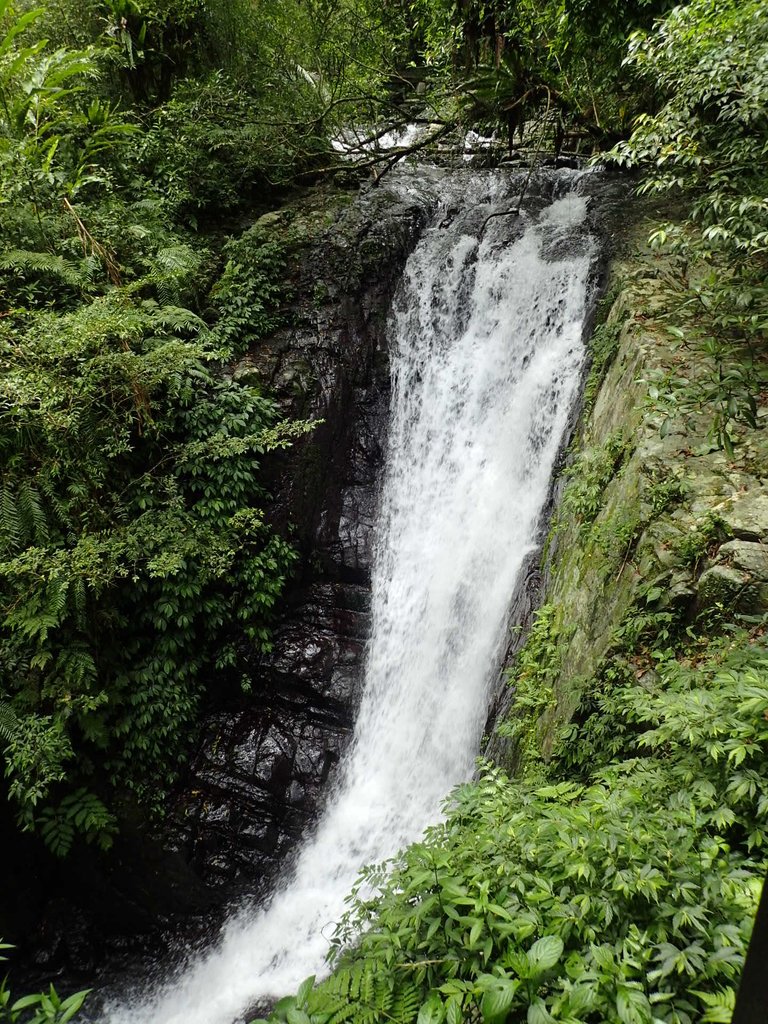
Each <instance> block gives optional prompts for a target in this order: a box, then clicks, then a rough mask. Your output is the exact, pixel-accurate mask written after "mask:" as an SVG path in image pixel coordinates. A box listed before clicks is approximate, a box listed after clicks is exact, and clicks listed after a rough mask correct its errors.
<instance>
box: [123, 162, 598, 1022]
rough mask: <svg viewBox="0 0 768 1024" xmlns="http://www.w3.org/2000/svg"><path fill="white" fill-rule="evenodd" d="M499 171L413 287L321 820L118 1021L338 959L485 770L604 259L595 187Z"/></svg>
mask: <svg viewBox="0 0 768 1024" xmlns="http://www.w3.org/2000/svg"><path fill="white" fill-rule="evenodd" d="M489 181H491V182H493V183H495V184H494V185H493V188H494V189H495V190H496V201H497V202H498V201H499V200H500V199H503V195H504V192H505V186H504V185H503V184H502V183H503V181H504V179H503V178H502V177H501V176H497V177H492V178H489V177H488V176H481V175H474V176H467V178H466V179H465V181H464V183H463V185H462V190H463V191H464V192H465V194H464V195H463V198H462V203H463V212H462V213H461V214H459V215H458V216H456V217H455V218H454V220H453V221H452V222H451V223H450V224H447V222H446V217H447V216H450V215H447V210H448V209H449V208H452V205H451V206H449V205H447V204H444V205H443V207H442V211H441V212H438V214H437V217H436V220H435V226H433V227H432V228H430V229H428V230H427V231H426V233H425V235H424V237H423V238H422V240H421V241H420V243H419V244H418V246H417V248H416V250H415V251H414V253H413V254H412V256H411V258H410V259H409V261H408V264H407V266H406V270H405V274H404V277H403V281H402V284H401V286H400V289H399V292H398V295H397V297H396V301H395V309H394V315H393V317H392V320H391V327H390V347H391V368H392V384H393V392H392V409H391V424H390V434H389V451H388V464H387V468H386V473H385V480H384V484H383V492H382V508H381V513H380V523H379V528H378V542H377V544H378V546H377V555H376V559H375V567H374V578H373V603H372V623H373V625H372V636H371V639H370V644H369V650H368V657H367V667H366V683H365V690H364V694H363V698H362V703H361V707H360V710H359V715H358V720H357V724H356V731H355V738H354V741H353V744H352V746H351V748H350V750H349V751H348V753H347V756H346V761H345V764H344V766H343V768H342V770H341V773H340V778H339V780H338V782H337V785H336V788H335V790H334V792H333V793H332V795H331V797H330V800H329V802H328V805H327V808H326V810H325V812H324V815H323V817H322V819H321V821H320V823H319V825H318V828H317V832H316V834H315V835H314V836H313V837H311V838H309V839H308V840H307V841H306V844H305V845H304V847H303V849H302V850H301V852H300V854H299V856H298V857H297V859H296V862H295V865H294V868H293V871H292V873H291V877H290V878H289V879H288V880H287V881H285V882H284V883H283V884H282V885H281V886H280V887H279V889H278V890H277V892H276V893H275V895H274V897H273V899H272V901H271V903H270V904H269V906H267V907H266V908H265V909H259V910H249V911H247V912H242V913H240V914H239V915H237V916H235V917H234V918H232V919H231V920H230V921H229V923H228V924H227V925H226V927H225V929H224V931H223V934H222V936H221V938H220V940H219V942H218V944H217V946H216V947H215V948H213V949H211V950H209V951H208V952H207V953H205V954H204V955H202V956H200V957H199V958H198V959H196V960H193V961H192V963H191V964H189V965H187V966H186V967H185V968H184V969H183V970H182V971H181V972H180V973H179V974H178V976H177V977H176V978H175V979H172V980H170V981H168V982H167V983H166V984H165V985H164V987H162V989H161V990H160V991H158V992H155V993H154V994H152V995H147V996H145V997H143V998H141V999H140V1000H138V1001H136V1002H133V1003H130V1004H124V1005H122V1006H121V1007H112V1008H109V1009H108V1011H107V1013H106V1015H105V1016H106V1019H107V1020H108V1021H109V1022H110V1024H129V1022H130V1024H231V1022H232V1021H233V1020H236V1019H237V1020H242V1019H243V1018H242V1016H238V1015H242V1014H243V1013H245V1012H246V1010H247V1008H248V1007H249V1006H250V1005H253V1004H254V1003H255V1002H256V1001H259V1000H264V999H266V998H269V997H271V996H275V995H283V994H285V993H287V992H290V991H293V990H295V988H296V986H297V985H298V983H299V982H300V981H301V980H302V979H303V978H304V977H306V976H307V975H309V974H312V973H315V972H318V973H321V972H322V967H323V961H324V955H325V952H326V950H327V947H328V939H327V937H328V933H329V930H330V929H331V928H332V925H333V922H334V921H336V920H338V918H339V917H340V915H341V913H342V912H343V909H344V897H345V895H346V894H347V892H348V891H349V890H350V888H351V886H352V884H353V882H354V881H355V878H356V876H357V873H358V871H359V869H360V867H361V866H363V865H364V864H368V863H371V862H375V861H380V860H383V859H385V858H387V857H390V856H392V855H393V854H394V853H395V852H396V851H397V850H398V849H399V848H401V847H403V846H404V845H406V844H407V843H409V842H412V841H413V840H415V839H417V838H418V837H419V836H420V834H421V833H422V831H423V829H424V828H425V826H426V825H428V824H429V823H430V822H433V821H435V820H436V819H438V818H439V815H440V806H441V803H442V801H443V800H444V798H445V796H446V795H447V793H448V792H449V791H450V789H451V788H452V787H453V786H454V785H455V784H456V783H458V782H461V781H463V780H465V779H466V778H467V777H468V776H469V775H470V773H471V771H472V767H473V759H474V757H475V755H476V753H477V750H478V745H479V740H480V735H481V732H482V728H483V724H484V721H485V716H486V703H487V691H488V687H489V683H490V682H491V681H492V679H493V677H494V675H495V674H496V671H497V669H498V663H499V658H500V656H501V654H502V652H503V648H504V646H505V644H506V639H507V636H506V630H507V615H508V606H509V601H510V597H511V595H512V593H513V591H514V589H515V583H516V578H517V576H518V573H519V570H520V567H521V564H522V562H523V560H524V558H525V556H526V554H527V553H528V552H529V551H531V549H532V548H533V547H534V546H535V544H536V538H537V528H538V525H539V519H540V515H541V510H542V507H543V505H544V503H545V501H546V497H547V493H548V488H549V481H550V476H551V473H552V468H553V464H554V460H555V457H556V454H557V451H558V447H559V445H560V444H561V440H562V436H563V433H564V430H565V426H566V422H567V418H568V414H569V410H570V407H571V404H572V401H573V399H574V396H575V393H576V390H577V386H578V380H579V375H580V368H581V364H582V359H583V348H582V342H581V337H582V330H583V320H584V315H585V304H586V301H587V297H588V292H589V281H590V265H591V261H592V243H591V241H590V238H589V236H588V234H587V233H586V232H585V230H584V227H583V222H584V219H585V216H586V200H585V199H583V198H581V197H579V196H577V195H575V194H573V193H571V194H569V195H565V196H564V197H563V198H560V199H556V200H555V201H554V202H551V203H550V205H549V206H546V207H545V208H544V209H543V210H541V211H540V212H539V213H538V214H526V213H523V214H521V215H520V216H519V217H517V218H512V217H498V218H494V219H491V220H488V221H486V218H487V216H488V214H489V213H491V212H493V211H494V210H498V209H500V208H503V206H502V207H499V206H493V205H489V203H488V202H487V199H488V183H489ZM467 182H470V183H473V184H472V187H473V188H474V189H475V190H479V189H485V194H484V195H483V194H482V193H481V194H479V195H477V194H476V196H475V198H474V201H473V200H472V197H471V196H470V197H468V196H467V195H466V185H467ZM454 191H455V186H454ZM449 201H450V203H451V204H453V205H455V203H456V201H457V200H456V195H455V194H454V195H453V196H452V197H449ZM538 205H539V206H541V205H542V204H541V203H539V204H538ZM484 222H485V224H484ZM438 224H439V226H438ZM483 224H484V230H483V228H482V227H481V226H482V225H483ZM510 234H513V235H514V236H515V240H514V241H509V236H510ZM478 235H480V236H481V237H480V238H478ZM574 238H575V243H574Z"/></svg>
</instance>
